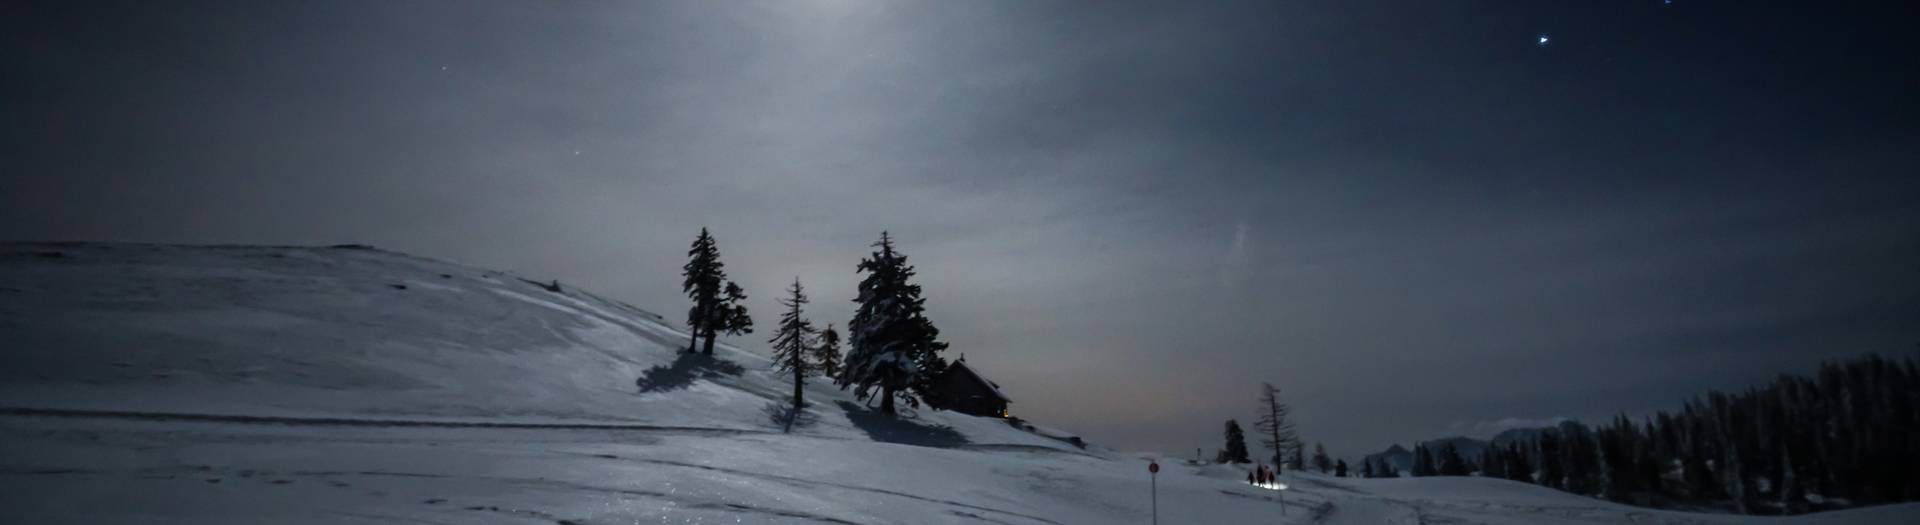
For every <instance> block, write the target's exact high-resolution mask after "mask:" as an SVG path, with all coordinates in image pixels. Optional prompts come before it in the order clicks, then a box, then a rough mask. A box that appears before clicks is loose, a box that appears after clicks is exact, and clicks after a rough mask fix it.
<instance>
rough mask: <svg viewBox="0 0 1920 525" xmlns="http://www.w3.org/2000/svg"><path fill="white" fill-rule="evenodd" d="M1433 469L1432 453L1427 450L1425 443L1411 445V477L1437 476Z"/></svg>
mask: <svg viewBox="0 0 1920 525" xmlns="http://www.w3.org/2000/svg"><path fill="white" fill-rule="evenodd" d="M1438 473H1439V472H1437V469H1435V468H1434V467H1433V452H1432V451H1430V450H1427V444H1426V443H1414V444H1413V477H1416V478H1421V477H1427V476H1432V475H1435V474H1438Z"/></svg>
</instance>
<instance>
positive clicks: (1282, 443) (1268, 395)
mask: <svg viewBox="0 0 1920 525" xmlns="http://www.w3.org/2000/svg"><path fill="white" fill-rule="evenodd" d="M1292 413H1293V409H1292V408H1291V407H1288V406H1287V404H1286V403H1285V402H1283V401H1281V400H1280V389H1279V388H1278V387H1275V386H1273V383H1260V419H1258V420H1255V421H1254V424H1253V426H1254V428H1255V429H1257V430H1259V431H1260V444H1261V445H1264V446H1266V447H1267V450H1271V451H1273V466H1274V468H1276V469H1278V468H1280V464H1281V463H1282V462H1283V460H1284V458H1285V457H1286V456H1285V454H1286V451H1287V448H1288V447H1289V446H1293V444H1294V443H1295V442H1297V441H1299V439H1300V436H1299V435H1298V434H1296V433H1295V432H1294V430H1293V420H1292V419H1291V418H1290V417H1289V415H1290V414H1292ZM1295 468H1298V467H1297V466H1296V467H1295Z"/></svg>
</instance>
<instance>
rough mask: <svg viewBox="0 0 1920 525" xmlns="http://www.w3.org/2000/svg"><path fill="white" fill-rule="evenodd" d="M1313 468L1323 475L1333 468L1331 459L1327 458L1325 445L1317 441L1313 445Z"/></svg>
mask: <svg viewBox="0 0 1920 525" xmlns="http://www.w3.org/2000/svg"><path fill="white" fill-rule="evenodd" d="M1313 468H1314V470H1318V471H1320V473H1321V474H1325V473H1327V469H1330V468H1333V458H1330V457H1327V447H1326V445H1323V444H1321V443H1320V442H1318V441H1315V442H1314V443H1313Z"/></svg>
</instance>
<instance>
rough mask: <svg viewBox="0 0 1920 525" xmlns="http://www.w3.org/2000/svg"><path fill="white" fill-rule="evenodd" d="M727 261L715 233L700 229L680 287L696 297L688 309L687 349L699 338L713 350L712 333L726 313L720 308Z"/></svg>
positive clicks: (682, 273) (688, 251) (690, 250)
mask: <svg viewBox="0 0 1920 525" xmlns="http://www.w3.org/2000/svg"><path fill="white" fill-rule="evenodd" d="M725 267H726V264H725V263H722V262H720V249H719V247H718V246H717V245H716V244H715V243H714V240H713V235H712V234H709V233H707V229H706V228H701V229H700V236H698V237H695V238H694V239H693V246H692V247H691V248H689V249H688V250H687V264H685V265H683V266H681V267H680V269H681V276H682V277H684V278H685V279H684V280H683V281H682V282H681V284H680V291H681V292H682V293H685V294H687V298H688V299H692V300H693V306H692V307H690V308H688V309H687V337H688V339H687V351H689V352H692V351H694V350H695V349H696V348H697V347H698V346H699V342H700V338H701V337H702V336H705V337H706V338H707V341H708V352H707V353H713V352H712V341H713V333H714V331H715V330H717V329H718V328H719V325H720V324H721V322H720V320H721V318H722V317H723V316H722V311H721V303H722V299H721V296H720V294H721V292H722V289H723V288H722V287H723V285H724V284H725V282H726V279H727V272H726V270H725Z"/></svg>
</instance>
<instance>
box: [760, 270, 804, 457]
mask: <svg viewBox="0 0 1920 525" xmlns="http://www.w3.org/2000/svg"><path fill="white" fill-rule="evenodd" d="M787 292H788V296H787V298H785V299H781V300H780V305H781V306H785V307H787V311H786V312H785V313H782V314H780V329H779V330H777V331H775V332H774V334H773V339H771V340H768V341H767V342H768V343H771V344H772V345H773V362H774V365H775V366H777V367H779V369H780V371H782V372H791V373H793V416H791V417H789V418H788V419H787V429H788V430H792V429H793V417H798V415H799V414H800V411H801V410H803V409H805V408H806V401H805V400H804V399H803V398H802V397H801V396H802V395H804V393H805V387H806V385H807V376H808V375H809V374H812V373H813V371H814V367H813V363H811V362H809V360H808V355H807V354H808V353H810V351H811V350H812V348H813V339H814V337H815V331H814V329H813V322H812V321H808V320H807V319H806V318H804V317H801V311H800V305H803V304H807V294H806V291H805V289H803V288H801V287H800V278H798V277H795V278H794V279H793V287H792V288H788V289H787Z"/></svg>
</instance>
